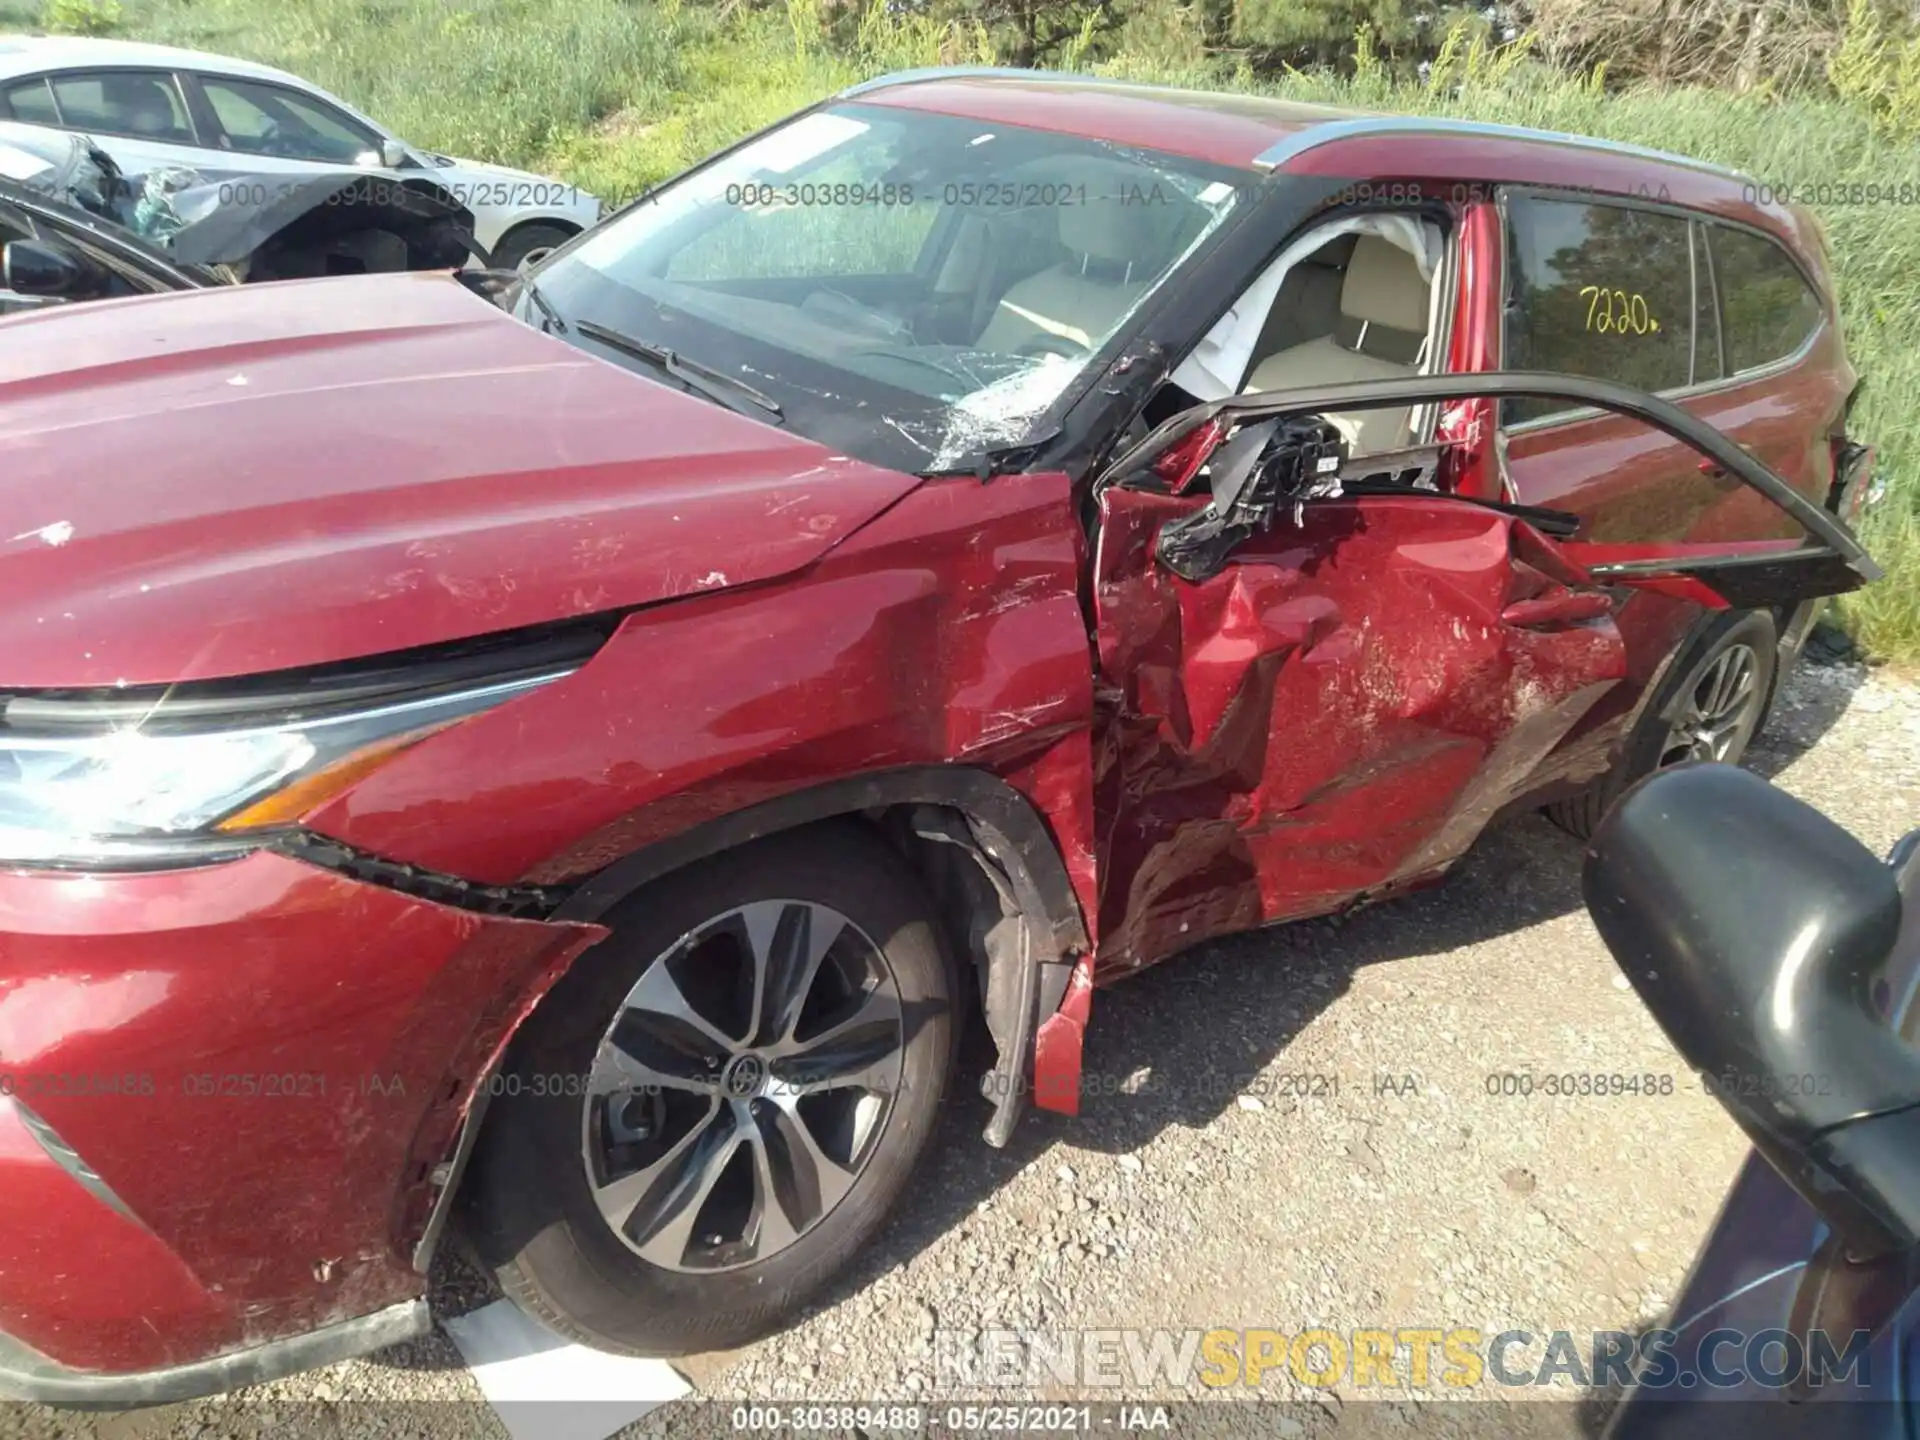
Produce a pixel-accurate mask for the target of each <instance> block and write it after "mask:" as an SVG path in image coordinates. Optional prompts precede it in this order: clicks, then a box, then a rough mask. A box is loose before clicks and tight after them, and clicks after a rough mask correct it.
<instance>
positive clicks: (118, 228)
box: [0, 121, 487, 315]
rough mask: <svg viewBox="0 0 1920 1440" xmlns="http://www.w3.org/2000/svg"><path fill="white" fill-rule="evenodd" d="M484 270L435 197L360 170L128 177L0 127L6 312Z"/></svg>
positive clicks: (73, 139)
mask: <svg viewBox="0 0 1920 1440" xmlns="http://www.w3.org/2000/svg"><path fill="white" fill-rule="evenodd" d="M470 256H471V257H473V258H476V259H478V260H479V261H480V263H481V264H482V265H484V264H485V263H486V260H487V257H486V252H485V251H484V250H483V249H482V248H481V247H480V245H479V244H478V243H477V242H476V241H475V240H474V238H473V216H472V214H471V212H469V211H468V210H467V209H466V208H465V207H464V206H461V205H460V204H458V203H457V202H456V201H455V200H454V199H453V197H452V196H451V195H449V194H448V193H447V192H446V191H444V190H442V189H440V188H439V187H437V186H435V185H433V184H431V183H427V182H422V183H409V184H400V183H397V182H395V181H393V180H392V179H390V178H388V177H385V176H379V175H369V174H367V173H365V172H362V171H354V170H340V171H337V172H331V173H326V174H320V175H302V176H296V177H289V176H285V175H265V174H263V175H259V176H241V177H234V176H226V177H223V178H221V179H218V180H215V179H210V178H208V177H206V176H204V175H201V174H200V173H199V172H198V171H194V170H187V169H181V168H177V167H167V168H161V169H155V170H150V171H147V172H145V173H136V174H128V173H125V172H123V171H122V169H121V167H120V166H119V165H118V164H117V163H116V162H115V161H114V158H113V156H112V155H111V154H110V153H109V152H108V151H106V150H104V149H102V148H101V147H100V146H99V145H98V144H96V143H94V142H93V141H92V140H90V139H88V138H87V137H85V136H81V135H69V134H65V133H63V132H60V131H56V130H48V129H44V128H42V127H40V126H37V125H23V124H18V123H14V122H9V121H0V315H3V314H6V313H8V312H10V311H14V310H24V309H33V308H37V307H39V306H41V305H46V304H58V303H66V302H71V301H76V300H96V299H106V298H110V297H113V296H116V295H128V294H142V293H149V292H153V291H157V290H178V289H191V288H195V287H198V286H204V285H215V284H223V283H226V284H238V283H244V282H251V281H262V280H301V279H313V278H317V277H320V276H325V275H353V274H362V273H373V272H378V271H391V270H440V269H449V268H453V267H457V266H461V265H464V264H465V263H466V262H467V260H468V258H469V257H470Z"/></svg>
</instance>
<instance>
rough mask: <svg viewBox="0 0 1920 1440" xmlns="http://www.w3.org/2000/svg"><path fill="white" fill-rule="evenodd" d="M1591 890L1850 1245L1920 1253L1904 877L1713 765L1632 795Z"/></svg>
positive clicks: (1606, 926)
mask: <svg viewBox="0 0 1920 1440" xmlns="http://www.w3.org/2000/svg"><path fill="white" fill-rule="evenodd" d="M1582 886H1583V889H1584V891H1585V895H1586V902H1587V910H1588V913H1589V914H1590V915H1591V916H1592V917H1593V923H1594V925H1595V927H1596V928H1597V929H1598V930H1599V932H1600V935H1601V938H1602V939H1603V940H1605V941H1606V944H1607V948H1608V949H1609V950H1610V951H1612V952H1613V958H1614V960H1615V962H1616V963H1617V964H1618V965H1619V966H1620V968H1621V970H1622V971H1623V972H1625V974H1626V976H1627V979H1628V980H1629V981H1630V982H1631V983H1632V985H1633V987H1634V989H1635V990H1636V991H1638V992H1639V995H1640V998H1641V999H1642V1000H1643V1001H1645V1002H1646V1005H1647V1008H1648V1009H1649V1010H1650V1011H1652V1012H1653V1015H1654V1018H1655V1019H1656V1020H1658V1021H1659V1023H1660V1026H1661V1028H1662V1029H1663V1030H1665V1031H1666V1033H1667V1037H1668V1039H1670V1040H1671V1041H1672V1042H1673V1044H1674V1046H1675V1047H1676V1048H1677V1049H1678V1050H1679V1051H1680V1053H1681V1054H1682V1055H1683V1056H1684V1057H1685V1058H1686V1060H1687V1062H1688V1063H1689V1064H1690V1065H1691V1066H1693V1067H1694V1068H1695V1069H1696V1070H1699V1071H1701V1072H1702V1073H1703V1075H1704V1076H1705V1078H1706V1080H1707V1083H1708V1084H1709V1085H1710V1086H1711V1087H1712V1088H1713V1089H1714V1091H1715V1093H1716V1095H1717V1097H1718V1099H1719V1100H1720V1102H1721V1104H1722V1105H1724V1106H1725V1107H1726V1109H1727V1110H1728V1112H1729V1113H1730V1114H1731V1115H1732V1116H1733V1118H1734V1119H1735V1120H1737V1121H1738V1122H1739V1124H1740V1126H1741V1128H1742V1129H1743V1130H1745V1131H1746V1133H1747V1135H1748V1137H1749V1138H1750V1139H1751V1140H1752V1141H1753V1143H1754V1146H1755V1147H1756V1148H1757V1149H1758V1150H1759V1151H1760V1153H1761V1154H1762V1155H1764V1156H1765V1157H1766V1158H1767V1160H1768V1161H1769V1162H1770V1163H1771V1164H1772V1165H1773V1166H1774V1168H1775V1169H1777V1170H1778V1171H1779V1172H1780V1173H1781V1175H1782V1176H1783V1177H1784V1178H1785V1179H1786V1180H1787V1181H1788V1183H1789V1184H1791V1185H1792V1186H1793V1187H1794V1189H1796V1190H1797V1191H1798V1192H1799V1193H1800V1195H1801V1197H1802V1198H1803V1199H1805V1200H1806V1201H1807V1203H1808V1204H1809V1205H1811V1206H1812V1207H1813V1208H1814V1209H1815V1210H1816V1211H1818V1212H1819V1213H1820V1215H1821V1216H1822V1218H1824V1219H1825V1220H1826V1221H1827V1223H1828V1224H1829V1225H1831V1226H1832V1227H1833V1229H1834V1230H1835V1232H1837V1234H1838V1235H1839V1236H1840V1238H1841V1240H1842V1241H1843V1243H1844V1244H1845V1246H1846V1248H1847V1249H1848V1251H1849V1252H1850V1253H1851V1254H1852V1255H1853V1256H1854V1257H1855V1258H1856V1259H1868V1258H1871V1257H1873V1256H1876V1255H1880V1254H1885V1253H1888V1252H1890V1251H1894V1250H1903V1249H1907V1248H1910V1247H1912V1246H1914V1245H1916V1244H1920V1051H1916V1050H1915V1049H1913V1048H1912V1047H1911V1046H1909V1045H1908V1044H1907V1043H1906V1042H1905V1041H1904V1040H1902V1039H1901V1038H1900V1036H1899V1035H1898V1034H1896V1033H1895V1031H1894V1018H1895V1017H1894V1015H1893V1013H1892V1012H1893V1009H1894V1005H1895V1001H1896V998H1897V997H1899V996H1901V995H1902V994H1903V993H1904V991H1905V989H1906V982H1907V979H1908V978H1909V975H1908V972H1909V971H1911V969H1912V968H1913V966H1914V964H1915V963H1916V961H1920V956H1917V955H1913V954H1906V953H1904V951H1905V950H1906V949H1907V948H1909V947H1910V945H1911V940H1912V937H1911V935H1910V936H1909V937H1908V940H1907V941H1905V942H1902V941H1901V938H1900V937H1901V927H1902V905H1903V899H1902V895H1901V888H1900V885H1899V883H1898V881H1897V879H1896V876H1895V871H1894V870H1893V868H1892V867H1890V866H1889V865H1888V864H1886V863H1883V862H1882V861H1881V860H1879V859H1878V858H1877V857H1876V856H1875V855H1874V854H1873V853H1872V852H1871V851H1869V850H1868V849H1866V847H1865V846H1863V845H1861V844H1860V842H1859V841H1858V840H1855V839H1854V838H1853V837H1852V836H1851V835H1849V834H1848V833H1847V832H1846V831H1844V830H1842V829H1841V828H1840V827H1839V826H1838V825H1836V824H1834V823H1833V822H1832V821H1831V820H1828V819H1827V818H1826V817H1825V816H1824V815H1822V814H1820V812H1819V811H1817V810H1815V809H1813V808H1812V807H1811V806H1809V805H1806V804H1803V803H1802V802H1800V801H1799V800H1796V799H1795V798H1793V797H1792V796H1791V795H1788V794H1786V793H1785V792H1784V791H1781V790H1776V789H1775V788H1774V787H1773V786H1771V785H1769V784H1768V783H1767V782H1766V781H1764V780H1762V779H1761V778H1760V777H1759V776H1757V775H1754V774H1752V773H1750V772H1748V771H1745V770H1740V769H1737V768H1735V767H1732V766H1728V765H1707V764H1700V765H1684V766H1678V767H1675V768H1674V769H1672V770H1666V771H1661V772H1659V773H1658V774H1656V775H1654V776H1652V777H1651V778H1649V779H1647V780H1645V781H1643V782H1642V783H1641V784H1639V785H1638V786H1636V787H1635V788H1634V789H1632V790H1630V791H1629V792H1628V793H1627V794H1626V795H1625V796H1624V797H1622V798H1621V800H1620V801H1619V803H1618V804H1617V805H1615V807H1614V808H1613V810H1612V811H1611V812H1610V813H1609V814H1608V816H1607V818H1606V819H1605V820H1603V821H1602V822H1601V824H1600V826H1599V828H1598V829H1597V830H1596V831H1595V832H1594V836H1593V842H1592V845H1591V846H1590V847H1589V849H1588V851H1587V859H1586V866H1585V871H1584V874H1583V876H1582ZM1916 900H1920V897H1916Z"/></svg>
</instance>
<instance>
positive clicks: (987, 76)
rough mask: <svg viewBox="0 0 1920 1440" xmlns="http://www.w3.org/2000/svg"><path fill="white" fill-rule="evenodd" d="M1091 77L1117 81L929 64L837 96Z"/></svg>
mask: <svg viewBox="0 0 1920 1440" xmlns="http://www.w3.org/2000/svg"><path fill="white" fill-rule="evenodd" d="M1016 79H1017V80H1080V81H1088V80H1091V81H1093V82H1094V83H1096V84H1105V85H1112V84H1116V83H1118V82H1116V81H1114V80H1111V79H1103V78H1102V77H1101V76H1098V75H1081V74H1076V73H1074V72H1073V71H1069V70H1022V69H1020V68H1018V67H1017V66H1013V65H929V66H926V67H925V68H924V69H919V70H894V71H891V72H889V73H888V74H885V75H876V76H874V77H873V78H872V79H871V80H862V81H860V82H859V83H858V84H857V85H849V86H847V88H846V89H844V90H842V91H841V92H840V93H839V96H838V97H837V98H839V99H841V100H848V99H851V98H852V97H854V96H855V95H866V94H869V93H871V92H872V91H875V90H889V89H892V88H893V87H894V86H896V85H917V84H919V83H920V82H921V81H923V80H1016Z"/></svg>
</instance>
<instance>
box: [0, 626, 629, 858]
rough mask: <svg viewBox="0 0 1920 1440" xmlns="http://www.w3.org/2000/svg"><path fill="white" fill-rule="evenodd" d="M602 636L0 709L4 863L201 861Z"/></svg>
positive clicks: (63, 697) (569, 669) (533, 681)
mask: <svg viewBox="0 0 1920 1440" xmlns="http://www.w3.org/2000/svg"><path fill="white" fill-rule="evenodd" d="M603 639H604V635H603V634H602V633H600V632H598V631H586V632H579V631H576V632H573V633H571V634H565V635H561V636H557V637H542V638H541V639H538V640H535V641H533V642H530V643H510V644H506V645H500V644H482V645H477V646H470V647H465V648H463V649H461V650H458V651H452V652H449V651H441V652H438V653H431V652H430V653H428V654H427V655H426V656H424V657H422V658H409V657H386V658H384V659H382V660H380V661H378V662H370V663H368V664H365V665H361V666H354V667H330V669H329V670H328V671H327V672H317V671H316V672H309V673H306V674H287V675H281V676H265V677H253V678H250V679H247V680H242V681H235V682H229V683H225V684H222V683H220V682H206V683H202V684H198V685H195V686H191V687H170V688H167V689H161V690H156V691H153V692H146V691H131V690H123V691H111V692H86V693H79V692H60V693H53V692H33V693H16V694H13V695H8V696H6V697H4V699H0V866H11V867H16V868H19V867H24V868H48V869H72V870H130V869H131V870H139V869H156V868H172V867H177V866H181V865H193V864H206V863H211V862H213V861H218V860H225V859H231V858H233V857H234V856H236V855H240V854H244V853H246V852H247V851H249V850H253V849H257V848H259V846H260V845H261V844H263V843H264V842H265V841H266V840H268V839H271V838H272V836H273V834H274V833H275V832H276V831H283V830H284V829H285V828H286V827H288V826H290V825H292V824H293V823H294V822H295V821H296V820H297V819H298V818H299V817H300V816H301V815H303V814H305V813H307V812H308V811H310V810H312V809H313V808H314V807H316V806H318V805H320V804H321V803H323V802H324V801H326V800H328V799H330V798H331V797H333V796H334V795H336V794H338V793H339V792H341V791H343V790H345V789H346V788H347V787H348V786H350V785H352V784H354V783H355V782H356V781H358V780H360V779H361V778H363V777H364V776H366V775H367V774H369V773H371V772H372V771H373V770H375V769H377V768H378V767H379V766H380V765H382V764H384V763H385V762H386V761H388V760H390V759H392V758H393V757H394V756H395V755H397V754H399V753H400V752H401V751H403V750H405V749H406V748H407V747H409V746H411V745H414V744H416V743H418V742H419V741H421V740H423V739H425V738H426V737H427V736H429V735H431V734H433V733H434V732H436V731H438V730H442V729H445V728H446V727H447V726H449V725H452V724H454V723H455V722H457V721H460V720H464V719H466V718H468V717H469V716H472V715H476V714H478V713H480V712H481V711H483V710H488V709H491V708H492V707H493V706H495V705H499V704H502V703H504V702H505V701H508V700H511V699H512V698H514V697H515V696H517V695H521V694H524V693H526V692H527V691H529V690H533V689H537V688H539V687H540V686H542V685H546V684H550V683H551V682H553V681H555V680H558V679H560V678H561V677H563V676H565V675H569V674H571V673H573V672H574V671H575V670H577V669H579V668H580V666H581V665H582V664H583V663H584V662H585V660H586V658H587V656H588V655H590V654H591V653H592V651H593V650H594V649H597V648H598V647H599V644H600V642H601V641H602V640H603Z"/></svg>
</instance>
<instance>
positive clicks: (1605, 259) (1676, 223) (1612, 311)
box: [1503, 196, 1694, 425]
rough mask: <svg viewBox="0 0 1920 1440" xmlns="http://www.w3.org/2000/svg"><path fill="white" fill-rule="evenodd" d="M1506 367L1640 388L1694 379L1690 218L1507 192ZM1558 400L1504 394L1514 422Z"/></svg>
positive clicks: (1558, 405)
mask: <svg viewBox="0 0 1920 1440" xmlns="http://www.w3.org/2000/svg"><path fill="white" fill-rule="evenodd" d="M1507 218H1508V234H1507V275H1508V288H1507V313H1506V346H1505V349H1506V360H1505V365H1506V368H1508V369H1511V370H1558V371H1561V372H1562V373H1564V374H1569V375H1584V376H1590V377H1592V378H1594V379H1599V380H1614V381H1618V382H1619V383H1620V384H1623V385H1632V386H1634V387H1636V388H1637V389H1641V390H1649V391H1656V392H1657V391H1661V390H1675V389H1678V388H1680V387H1682V386H1685V385H1689V384H1691V383H1693V379H1694V353H1693V352H1694V346H1693V314H1694V287H1693V263H1694V257H1693V253H1692V250H1693V241H1692V237H1691V234H1690V232H1691V229H1692V227H1691V226H1690V225H1689V224H1688V222H1687V221H1686V220H1685V219H1683V218H1681V217H1679V216H1674V215H1667V214H1663V213H1661V212H1658V211H1653V210H1641V209H1628V208H1624V207H1620V206H1614V205H1584V204H1579V203H1576V202H1572V201H1565V200H1547V199H1540V198H1537V197H1534V196H1510V197H1509V198H1508V202H1507ZM1566 408H1567V405H1566V402H1565V401H1561V400H1510V401H1508V402H1506V405H1505V408H1504V410H1503V417H1504V420H1505V423H1506V424H1509V425H1515V424H1520V423H1522V422H1524V421H1527V420H1532V419H1537V418H1538V417H1540V416H1542V415H1548V414H1552V413H1555V412H1557V411H1562V410H1565V409H1566Z"/></svg>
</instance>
